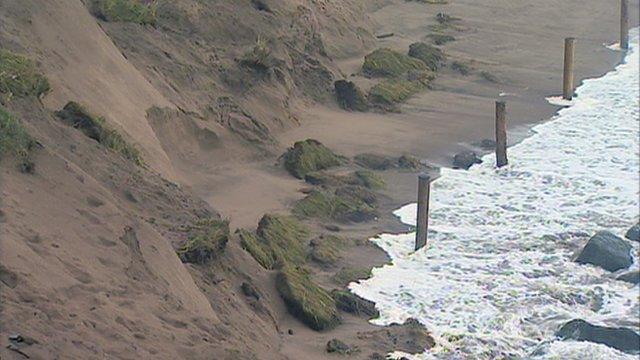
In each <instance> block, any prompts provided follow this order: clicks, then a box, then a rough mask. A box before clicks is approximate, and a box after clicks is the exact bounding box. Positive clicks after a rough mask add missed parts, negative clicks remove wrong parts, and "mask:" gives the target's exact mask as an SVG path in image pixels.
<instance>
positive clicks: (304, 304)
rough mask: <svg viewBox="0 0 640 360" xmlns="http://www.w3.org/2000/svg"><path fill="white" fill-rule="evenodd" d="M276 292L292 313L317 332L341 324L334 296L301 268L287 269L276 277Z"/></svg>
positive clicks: (289, 267) (286, 267)
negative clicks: (314, 281)
mask: <svg viewBox="0 0 640 360" xmlns="http://www.w3.org/2000/svg"><path fill="white" fill-rule="evenodd" d="M276 288H277V289H278V292H279V293H280V296H281V297H282V299H283V300H284V302H285V304H286V305H287V309H288V310H289V312H290V313H291V314H292V315H294V316H295V317H296V318H298V319H300V320H301V321H302V322H304V323H305V324H307V325H308V326H309V327H310V328H312V329H314V330H318V331H321V330H328V329H332V328H334V327H335V326H336V325H338V324H339V323H340V316H339V314H338V309H337V307H336V303H335V301H334V300H333V298H332V297H331V294H329V292H327V291H326V290H324V289H323V288H321V287H319V286H318V285H316V284H315V283H313V281H312V280H311V278H310V276H309V274H308V273H307V272H306V271H305V270H304V269H301V268H299V267H295V266H285V267H283V268H282V270H281V271H280V272H279V273H278V275H277V277H276Z"/></svg>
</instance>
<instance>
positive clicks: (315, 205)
mask: <svg viewBox="0 0 640 360" xmlns="http://www.w3.org/2000/svg"><path fill="white" fill-rule="evenodd" d="M371 196H372V197H374V198H375V194H373V193H371V192H370V191H368V190H367V189H366V188H364V187H361V186H347V187H340V188H338V189H336V190H335V191H331V190H314V191H312V192H311V193H310V194H309V195H307V197H305V198H304V199H302V200H299V201H298V202H297V203H296V204H295V205H294V208H293V213H294V214H296V215H298V216H301V217H309V218H319V219H323V220H335V221H340V222H364V221H369V220H372V219H374V218H375V217H376V216H377V212H376V209H375V208H374V207H373V206H372V205H371V204H369V203H368V202H371V201H370V198H369V197H371Z"/></svg>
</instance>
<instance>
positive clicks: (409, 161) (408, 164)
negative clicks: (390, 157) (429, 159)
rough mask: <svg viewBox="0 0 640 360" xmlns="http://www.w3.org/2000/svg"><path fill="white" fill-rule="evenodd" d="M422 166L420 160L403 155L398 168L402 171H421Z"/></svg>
mask: <svg viewBox="0 0 640 360" xmlns="http://www.w3.org/2000/svg"><path fill="white" fill-rule="evenodd" d="M421 166H422V164H420V160H418V159H417V158H415V157H413V156H411V155H402V156H400V157H399V158H398V167H400V168H402V169H412V170H415V169H419V168H420V167H421Z"/></svg>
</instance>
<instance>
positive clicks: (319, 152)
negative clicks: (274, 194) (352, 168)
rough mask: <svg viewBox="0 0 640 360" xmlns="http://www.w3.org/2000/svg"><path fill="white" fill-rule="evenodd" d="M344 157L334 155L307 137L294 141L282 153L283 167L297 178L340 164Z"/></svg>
mask: <svg viewBox="0 0 640 360" xmlns="http://www.w3.org/2000/svg"><path fill="white" fill-rule="evenodd" d="M343 161H344V159H343V158H342V157H341V156H338V155H336V154H335V153H334V152H333V151H331V150H330V149H329V148H327V147H326V146H324V145H322V143H320V142H319V141H317V140H313V139H307V140H304V141H298V142H296V143H295V144H294V145H293V147H292V148H291V149H289V150H288V151H287V152H286V153H285V154H284V167H285V169H287V171H289V173H290V174H291V175H293V176H295V177H297V178H298V179H304V177H305V175H307V174H309V173H312V172H314V171H318V170H325V169H328V168H331V167H334V166H338V165H340V164H342V163H343Z"/></svg>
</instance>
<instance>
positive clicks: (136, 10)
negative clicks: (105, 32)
mask: <svg viewBox="0 0 640 360" xmlns="http://www.w3.org/2000/svg"><path fill="white" fill-rule="evenodd" d="M157 10H158V4H157V1H155V0H151V1H143V0H94V1H93V5H92V11H93V14H94V15H95V16H96V17H98V18H99V19H102V20H104V21H111V22H131V23H136V24H140V25H152V26H155V25H156V22H157V18H158V14H157Z"/></svg>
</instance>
